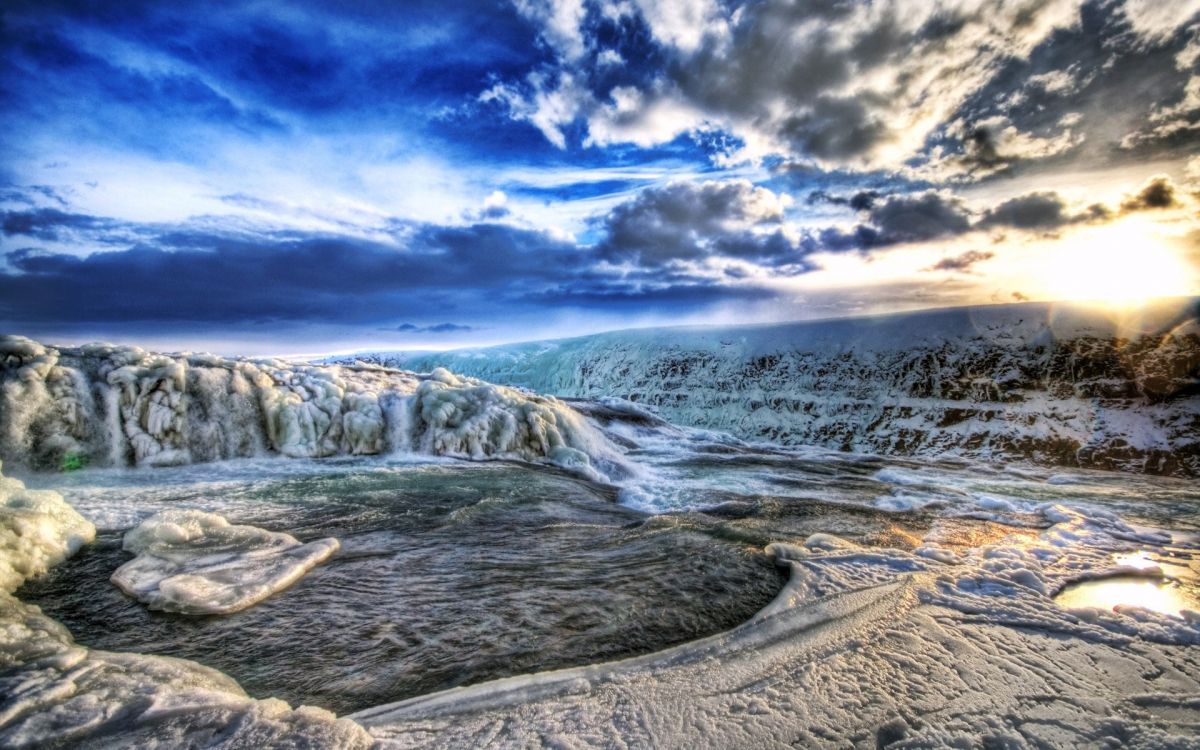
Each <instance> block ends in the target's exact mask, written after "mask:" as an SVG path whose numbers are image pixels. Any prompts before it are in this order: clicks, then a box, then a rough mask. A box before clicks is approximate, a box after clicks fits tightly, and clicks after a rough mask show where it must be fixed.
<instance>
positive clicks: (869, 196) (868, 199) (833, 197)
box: [806, 190, 883, 211]
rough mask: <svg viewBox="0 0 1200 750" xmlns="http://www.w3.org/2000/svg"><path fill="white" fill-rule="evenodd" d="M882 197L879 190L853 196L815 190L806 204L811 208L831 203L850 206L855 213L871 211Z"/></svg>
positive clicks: (861, 192)
mask: <svg viewBox="0 0 1200 750" xmlns="http://www.w3.org/2000/svg"><path fill="white" fill-rule="evenodd" d="M881 197H883V193H881V192H879V191H878V190H859V191H858V192H856V193H854V194H852V195H838V194H836V193H830V192H829V191H827V190H813V191H811V192H810V193H809V194H808V199H807V201H806V202H807V203H808V205H810V206H814V205H818V204H821V203H829V204H832V205H835V206H848V207H850V208H852V209H854V210H855V211H870V210H871V208H872V207H873V206H874V205H875V202H876V201H877V200H879V199H880V198H881Z"/></svg>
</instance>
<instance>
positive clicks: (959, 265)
mask: <svg viewBox="0 0 1200 750" xmlns="http://www.w3.org/2000/svg"><path fill="white" fill-rule="evenodd" d="M994 257H996V254H995V253H990V252H987V251H981V250H968V251H967V252H965V253H959V254H958V255H954V256H951V257H948V258H942V259H941V260H939V261H938V262H937V263H934V264H933V265H932V266H930V267H929V268H926V269H925V270H926V271H955V272H958V273H966V272H968V271H970V270H971V269H972V268H973V267H974V266H975V265H976V264H978V263H982V262H984V261H985V260H991V259H992V258H994Z"/></svg>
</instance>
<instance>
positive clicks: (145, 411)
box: [0, 336, 619, 470]
mask: <svg viewBox="0 0 1200 750" xmlns="http://www.w3.org/2000/svg"><path fill="white" fill-rule="evenodd" d="M0 437H2V438H3V440H2V441H0V459H2V460H4V461H6V462H9V463H10V464H11V465H14V466H23V467H25V468H28V469H35V470H71V469H75V468H80V467H82V466H85V465H94V466H116V467H122V466H130V465H132V466H167V465H177V464H186V463H199V462H206V461H220V460H225V459H232V458H244V457H253V456H266V455H282V456H290V457H298V458H299V457H302V458H323V457H327V456H335V455H377V454H388V453H409V452H413V451H418V450H419V451H420V452H424V453H433V454H438V455H454V456H462V457H467V458H474V459H486V458H509V459H517V460H526V461H548V462H552V463H557V464H561V465H564V466H568V467H571V468H576V469H579V468H581V467H582V468H585V469H586V468H588V467H590V466H591V465H592V463H593V462H592V459H593V458H595V459H597V460H598V461H600V462H601V463H604V464H605V465H616V463H617V462H619V452H618V451H617V450H616V449H615V448H614V447H613V446H612V445H611V444H610V443H608V441H607V439H605V438H604V437H603V436H602V435H601V434H600V433H599V431H598V430H596V428H595V427H594V426H593V425H591V424H590V423H589V422H587V420H586V419H584V418H583V417H582V416H580V415H579V414H578V413H576V412H575V411H574V410H573V409H571V407H569V406H567V405H566V404H564V403H562V402H561V401H558V400H557V399H553V398H548V397H542V396H536V395H533V394H529V393H526V392H522V391H517V390H513V389H510V388H504V387H500V386H495V385H491V384H489V383H484V382H482V381H479V380H474V379H471V378H458V377H457V376H455V375H453V374H451V373H449V372H446V371H444V370H440V371H435V372H434V373H432V374H430V375H426V376H422V375H416V374H414V373H410V372H403V371H399V370H390V369H385V368H380V367H371V366H350V367H340V366H336V365H335V366H313V365H307V364H297V363H291V362H284V361H279V360H249V359H224V358H221V357H216V356H213V355H207V354H173V355H166V354H155V353H152V352H146V351H144V350H142V349H138V348H136V347H118V346H110V345H103V344H93V345H88V346H84V347H78V348H61V349H56V348H52V347H46V346H43V345H41V344H39V343H37V342H34V341H30V340H29V339H26V338H22V337H17V336H4V337H0Z"/></svg>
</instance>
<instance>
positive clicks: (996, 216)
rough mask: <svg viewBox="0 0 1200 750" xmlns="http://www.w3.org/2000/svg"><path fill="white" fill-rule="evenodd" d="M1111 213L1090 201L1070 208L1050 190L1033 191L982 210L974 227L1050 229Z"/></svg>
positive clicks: (1100, 218)
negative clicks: (1089, 203)
mask: <svg viewBox="0 0 1200 750" xmlns="http://www.w3.org/2000/svg"><path fill="white" fill-rule="evenodd" d="M1111 216H1112V211H1110V210H1109V209H1108V208H1107V207H1105V206H1103V205H1101V204H1099V203H1094V204H1092V205H1090V206H1088V207H1087V208H1086V209H1084V210H1082V211H1079V212H1072V211H1071V210H1070V208H1069V207H1068V205H1067V202H1066V200H1065V199H1064V198H1063V197H1062V196H1061V195H1059V194H1058V193H1054V192H1046V191H1043V192H1034V193H1026V194H1025V195H1021V196H1017V197H1016V198H1010V199H1009V200H1006V201H1004V202H1003V203H1000V204H999V205H997V206H994V207H993V208H990V209H988V210H987V211H985V212H984V214H983V218H981V219H980V220H979V222H978V223H977V224H976V226H977V227H979V228H983V229H987V228H992V227H1012V228H1014V229H1025V230H1031V231H1050V230H1054V229H1059V228H1061V227H1065V226H1068V225H1071V224H1079V223H1082V222H1089V221H1105V220H1107V219H1109V218H1110V217H1111Z"/></svg>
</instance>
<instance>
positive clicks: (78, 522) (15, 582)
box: [0, 474, 96, 593]
mask: <svg viewBox="0 0 1200 750" xmlns="http://www.w3.org/2000/svg"><path fill="white" fill-rule="evenodd" d="M95 537H96V529H95V527H94V526H92V524H90V523H88V522H87V521H86V520H85V519H84V518H83V516H81V515H79V514H78V513H76V512H75V509H74V508H72V507H71V506H70V505H68V504H67V503H66V502H65V501H64V500H63V498H62V495H59V494H58V493H57V492H51V491H49V490H30V489H26V488H25V485H24V483H22V482H21V481H20V480H17V479H12V478H11V477H6V476H4V475H3V474H0V591H4V592H9V593H11V592H13V591H15V590H16V589H17V587H18V586H20V585H21V583H22V582H23V581H24V580H25V579H27V578H32V577H34V576H39V575H42V574H43V573H45V572H46V571H47V570H48V569H49V568H50V567H51V566H53V565H56V564H57V563H60V562H62V561H63V560H65V559H67V558H68V557H70V556H71V555H73V554H75V552H76V551H78V550H79V548H80V547H82V546H83V545H85V544H87V543H88V542H91V541H92V540H93V539H95Z"/></svg>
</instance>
